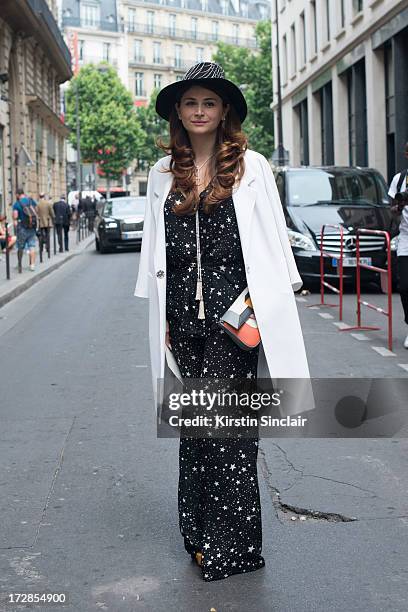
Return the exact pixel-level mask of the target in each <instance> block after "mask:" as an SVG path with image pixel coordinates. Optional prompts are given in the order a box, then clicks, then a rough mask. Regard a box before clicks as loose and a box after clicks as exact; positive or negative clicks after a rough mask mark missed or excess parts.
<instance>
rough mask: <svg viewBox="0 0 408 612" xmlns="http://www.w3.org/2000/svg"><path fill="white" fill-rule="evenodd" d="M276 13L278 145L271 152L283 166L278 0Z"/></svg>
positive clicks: (284, 162)
mask: <svg viewBox="0 0 408 612" xmlns="http://www.w3.org/2000/svg"><path fill="white" fill-rule="evenodd" d="M275 15H276V64H277V66H276V68H277V76H278V146H277V148H276V149H275V151H274V152H273V154H272V161H273V162H274V163H275V164H276V165H278V166H285V165H287V164H288V163H289V153H288V151H286V150H285V147H284V146H283V124H282V93H281V71H280V54H279V17H278V15H279V13H278V0H275Z"/></svg>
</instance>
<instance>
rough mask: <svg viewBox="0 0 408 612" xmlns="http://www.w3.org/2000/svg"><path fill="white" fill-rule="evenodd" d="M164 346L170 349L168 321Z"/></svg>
mask: <svg viewBox="0 0 408 612" xmlns="http://www.w3.org/2000/svg"><path fill="white" fill-rule="evenodd" d="M165 342H166V346H168V347H169V349H170V350H171V342H170V328H169V322H168V321H166V339H165Z"/></svg>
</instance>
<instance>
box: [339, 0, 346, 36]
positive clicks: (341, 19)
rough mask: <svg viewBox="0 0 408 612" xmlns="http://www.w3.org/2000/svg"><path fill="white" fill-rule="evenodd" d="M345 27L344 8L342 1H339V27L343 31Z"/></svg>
mask: <svg viewBox="0 0 408 612" xmlns="http://www.w3.org/2000/svg"><path fill="white" fill-rule="evenodd" d="M345 25H346V11H345V6H344V0H340V27H341V29H343V28H344V27H345Z"/></svg>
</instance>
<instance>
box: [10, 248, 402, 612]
mask: <svg viewBox="0 0 408 612" xmlns="http://www.w3.org/2000/svg"><path fill="white" fill-rule="evenodd" d="M138 261H139V254H138V253H135V252H122V253H114V254H109V255H103V256H102V255H99V254H97V253H96V252H95V251H94V249H93V247H90V248H88V249H86V250H84V251H83V252H82V253H81V254H79V255H78V256H76V257H74V258H72V259H71V260H70V261H68V262H66V263H65V264H64V266H62V267H61V268H60V269H58V270H57V271H55V272H54V273H52V274H50V275H49V276H47V277H45V278H43V279H42V280H41V281H40V282H38V283H37V284H35V285H34V286H32V287H31V288H30V289H28V290H27V291H25V292H24V293H23V294H22V295H20V296H19V297H17V298H15V299H14V300H12V301H11V302H9V303H8V304H6V305H5V306H3V307H2V308H1V309H0V342H1V358H0V361H1V366H0V367H1V379H0V380H1V404H0V419H1V433H0V493H1V494H0V515H1V517H2V521H1V526H0V611H1V612H3V611H5V612H6V611H9V610H16V611H17V610H28V609H38V610H46V609H49V607H48V606H46V605H42V606H41V605H40V606H37V607H34V606H33V605H32V604H30V605H29V604H22V605H18V604H7V603H6V602H7V599H8V593H28V592H31V593H33V592H35V593H43V592H48V593H65V594H66V597H67V603H66V604H58V605H57V604H54V605H53V609H57V610H58V609H63V610H69V611H72V612H91V611H93V610H109V611H112V612H120V611H125V612H132V611H138V610H141V611H149V612H150V611H152V612H162V611H163V612H164V611H166V612H169V611H173V610H177V611H180V612H190V611H191V610H194V611H199V612H201V611H202V612H207V611H208V612H209V611H210V610H211V609H214V610H216V611H217V612H223V611H242V612H244V611H245V612H265V611H268V612H269V611H274V612H275V611H276V612H298V611H302V612H328V611H330V612H344V611H347V612H360V611H364V612H365V611H369V612H383V611H384V610H392V611H393V612H406V610H407V609H408V589H407V584H408V569H407V550H408V502H407V493H408V440H407V439H406V438H394V439H363V438H357V439H299V438H295V439H285V438H279V440H277V439H263V440H261V443H260V457H259V466H258V467H259V482H260V488H261V500H262V513H263V514H262V518H263V537H264V542H263V546H264V547H263V554H264V557H265V560H266V567H265V568H264V569H261V570H259V571H257V572H254V573H251V574H247V575H239V576H233V577H230V578H228V579H226V580H222V581H219V582H212V583H206V582H203V581H202V580H201V577H200V573H199V570H198V568H197V567H196V566H195V565H194V564H193V563H192V562H191V560H190V557H189V556H187V555H186V553H185V551H184V548H183V543H182V538H181V536H180V534H179V532H178V523H177V520H178V519H177V477H178V441H177V440H175V439H157V437H156V425H155V415H154V412H153V408H152V399H151V397H152V391H151V382H150V372H149V356H148V332H147V300H140V299H136V298H135V297H134V296H133V291H134V285H135V281H136V276H137V266H138ZM368 297H369V301H373V302H376V301H378V302H379V303H384V299H385V296H383V295H381V294H378V293H372V294H370V295H369V296H368ZM329 299H330V301H335V299H336V298H335V297H333V298H332V297H331V296H329ZM297 300H298V302H297V303H298V308H299V313H300V316H301V321H302V327H303V331H304V336H305V340H306V346H307V351H308V357H309V360H310V365H311V370H312V374H313V375H314V376H319V377H335V376H339V377H351V376H354V377H359V376H362V377H363V376H367V377H376V376H378V377H395V378H398V377H401V378H406V376H408V371H407V370H408V365H407V364H408V351H406V350H404V349H403V348H401V340H402V339H403V336H404V331H405V330H404V325H403V324H402V323H401V310H400V304H399V296H398V295H397V294H395V295H394V302H395V331H396V333H395V343H394V350H393V353H395V354H393V355H388V354H387V352H384V350H380V351H379V350H377V349H378V347H380V348H382V349H385V348H386V347H387V343H386V334H385V331H384V330H385V325H386V319H385V317H382V316H380V315H376V314H375V313H366V312H363V321H364V322H368V321H370V322H374V321H375V322H378V323H379V324H380V326H381V327H382V328H383V331H381V332H364V336H365V337H364V336H363V338H358V334H357V337H356V335H354V336H352V335H350V333H349V332H340V331H339V330H338V326H336V325H335V324H334V323H336V322H337V321H338V319H337V318H336V317H337V311H336V310H335V309H328V308H315V309H310V308H307V306H310V305H313V304H315V303H317V302H318V301H319V295H318V294H312V295H308V296H304V297H302V296H299V297H298V298H297ZM354 311H355V296H354V295H352V294H348V295H347V296H346V297H345V316H344V321H345V323H347V324H354V323H355V315H354ZM320 315H324V316H320ZM326 315H329V317H327V316H326ZM331 317H333V318H331ZM361 333H363V332H361ZM373 346H374V347H377V348H376V349H373V348H372V347H373ZM313 513H315V514H313ZM301 517H302V518H301Z"/></svg>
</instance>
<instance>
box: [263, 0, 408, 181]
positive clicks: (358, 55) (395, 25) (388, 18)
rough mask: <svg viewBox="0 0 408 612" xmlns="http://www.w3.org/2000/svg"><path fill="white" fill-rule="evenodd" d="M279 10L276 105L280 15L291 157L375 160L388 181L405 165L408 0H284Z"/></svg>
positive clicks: (286, 134)
mask: <svg viewBox="0 0 408 612" xmlns="http://www.w3.org/2000/svg"><path fill="white" fill-rule="evenodd" d="M273 6H274V3H273ZM274 13H275V10H274V9H273V16H272V50H273V67H274V75H273V83H274V89H275V92H274V103H273V108H274V110H275V111H276V109H277V91H276V87H277V72H276V71H277V61H276V56H277V54H276V49H277V46H276V45H277V36H276V24H277V18H278V25H279V51H280V66H281V75H282V87H281V93H282V102H283V112H282V117H283V132H284V134H283V140H284V146H285V148H286V149H288V150H289V154H290V163H291V164H292V165H297V164H306V165H308V164H311V165H319V164H333V163H334V164H337V165H358V166H372V167H375V168H377V169H378V170H380V172H382V174H383V175H384V177H385V178H386V179H387V180H390V178H391V177H392V176H393V174H394V173H395V171H396V169H397V168H401V167H404V168H405V164H406V161H405V160H404V157H403V146H404V143H405V141H406V140H407V139H408V114H407V112H406V106H407V95H408V3H407V0H335V1H332V0H296V1H295V0H279V1H278V14H277V15H275V14H274Z"/></svg>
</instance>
